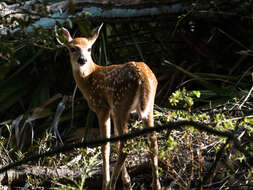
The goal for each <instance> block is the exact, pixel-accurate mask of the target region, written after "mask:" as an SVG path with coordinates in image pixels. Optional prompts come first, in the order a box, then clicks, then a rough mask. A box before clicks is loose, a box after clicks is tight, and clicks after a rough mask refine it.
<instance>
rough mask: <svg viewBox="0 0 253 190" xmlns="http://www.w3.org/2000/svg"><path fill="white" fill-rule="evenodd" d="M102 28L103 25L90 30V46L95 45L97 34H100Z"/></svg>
mask: <svg viewBox="0 0 253 190" xmlns="http://www.w3.org/2000/svg"><path fill="white" fill-rule="evenodd" d="M102 26H103V23H102V24H101V25H100V26H98V27H97V28H95V29H93V30H92V37H91V38H90V39H89V42H90V43H91V45H93V44H94V43H95V41H96V39H97V38H98V36H99V32H100V30H101V28H102Z"/></svg>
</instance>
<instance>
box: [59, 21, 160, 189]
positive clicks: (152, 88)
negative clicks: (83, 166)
mask: <svg viewBox="0 0 253 190" xmlns="http://www.w3.org/2000/svg"><path fill="white" fill-rule="evenodd" d="M101 27H102V25H101V26H100V27H98V28H96V29H95V30H94V31H93V36H92V37H91V38H74V39H73V38H72V37H71V35H70V33H69V32H68V30H67V29H65V28H62V31H63V34H64V36H65V38H66V39H67V42H66V43H62V42H61V41H60V40H59V39H57V40H58V42H59V43H60V44H61V45H64V46H65V47H67V49H68V51H69V55H70V62H71V65H72V70H73V76H74V79H75V81H76V84H77V86H78V88H79V89H80V91H81V92H82V94H83V96H84V98H85V100H86V101H87V102H88V105H89V108H90V109H91V110H93V111H94V112H95V113H96V115H97V117H98V122H99V130H100V134H101V137H102V138H109V137H110V134H111V124H110V117H111V118H112V120H113V123H114V131H115V134H116V135H123V134H126V133H128V126H127V122H128V119H129V115H130V112H132V111H134V110H136V111H137V113H138V114H139V116H140V117H141V119H142V121H143V124H144V125H145V126H146V127H153V126H154V120H153V105H154V99H155V94H156V87H157V80H156V77H155V75H154V74H153V72H152V71H151V70H150V69H149V67H148V66H147V65H146V64H145V63H142V62H128V63H125V64H121V65H111V66H99V65H97V64H95V63H94V62H93V60H92V58H91V48H92V45H93V44H94V43H95V41H96V39H97V37H98V35H99V31H100V29H101ZM149 140H150V141H149V148H150V153H151V161H152V164H151V165H152V177H153V180H152V189H153V190H159V189H161V186H160V182H159V179H158V145H157V138H156V133H155V132H153V133H151V134H150V135H149ZM123 148H124V142H123V141H121V142H118V143H117V151H118V160H117V164H116V166H115V168H114V170H113V173H112V178H110V168H109V167H110V166H109V164H110V163H109V157H110V143H107V144H105V145H103V146H102V156H103V188H102V189H103V190H108V189H112V190H114V189H115V187H116V182H117V179H118V177H119V175H120V173H122V181H123V186H124V189H129V188H130V177H129V175H128V173H127V169H126V167H125V164H124V163H125V159H126V157H127V154H126V153H124V151H123Z"/></svg>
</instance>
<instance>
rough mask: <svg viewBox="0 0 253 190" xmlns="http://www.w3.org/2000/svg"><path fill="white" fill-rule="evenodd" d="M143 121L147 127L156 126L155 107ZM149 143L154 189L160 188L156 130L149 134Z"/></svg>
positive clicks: (158, 189)
mask: <svg viewBox="0 0 253 190" xmlns="http://www.w3.org/2000/svg"><path fill="white" fill-rule="evenodd" d="M142 122H143V124H144V125H145V126H146V127H154V119H153V109H152V110H151V111H150V112H149V114H148V116H147V118H142ZM148 144H149V150H150V156H151V166H152V190H160V189H161V185H160V181H159V175H158V144H157V137H156V132H155V131H154V132H152V133H150V134H149V143H148Z"/></svg>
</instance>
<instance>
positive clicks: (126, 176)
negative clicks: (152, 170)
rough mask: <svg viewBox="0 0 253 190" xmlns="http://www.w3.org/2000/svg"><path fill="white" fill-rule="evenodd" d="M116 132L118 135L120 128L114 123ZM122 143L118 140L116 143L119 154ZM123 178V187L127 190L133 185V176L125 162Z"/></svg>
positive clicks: (122, 172)
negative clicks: (131, 176)
mask: <svg viewBox="0 0 253 190" xmlns="http://www.w3.org/2000/svg"><path fill="white" fill-rule="evenodd" d="M114 134H115V136H118V135H119V132H118V129H117V127H116V126H115V125H114ZM120 144H121V142H120V141H118V142H117V143H116V148H117V154H118V155H119V152H120ZM121 179H122V182H123V189H124V190H127V189H129V188H130V185H131V178H130V176H129V174H128V172H127V169H126V166H125V162H124V164H123V166H122V171H121Z"/></svg>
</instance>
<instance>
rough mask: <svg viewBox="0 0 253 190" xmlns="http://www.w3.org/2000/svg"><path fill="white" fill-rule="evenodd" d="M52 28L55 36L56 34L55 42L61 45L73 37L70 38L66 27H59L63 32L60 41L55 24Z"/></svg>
mask: <svg viewBox="0 0 253 190" xmlns="http://www.w3.org/2000/svg"><path fill="white" fill-rule="evenodd" d="M54 30H55V36H56V40H57V42H58V43H59V44H60V45H61V46H66V45H65V44H66V42H70V41H72V40H73V39H72V37H71V35H70V33H69V31H68V30H67V29H66V28H63V27H62V28H61V31H62V33H63V36H64V37H65V40H64V41H61V40H60V39H61V38H60V37H59V34H58V32H57V25H55V28H54Z"/></svg>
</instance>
